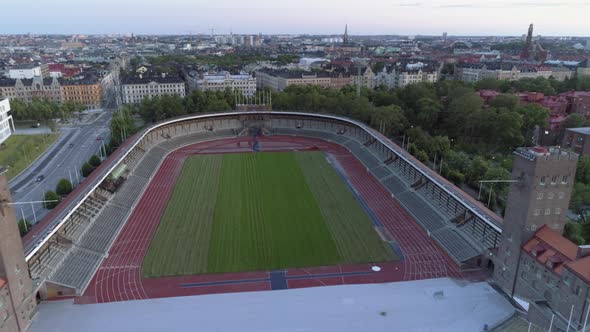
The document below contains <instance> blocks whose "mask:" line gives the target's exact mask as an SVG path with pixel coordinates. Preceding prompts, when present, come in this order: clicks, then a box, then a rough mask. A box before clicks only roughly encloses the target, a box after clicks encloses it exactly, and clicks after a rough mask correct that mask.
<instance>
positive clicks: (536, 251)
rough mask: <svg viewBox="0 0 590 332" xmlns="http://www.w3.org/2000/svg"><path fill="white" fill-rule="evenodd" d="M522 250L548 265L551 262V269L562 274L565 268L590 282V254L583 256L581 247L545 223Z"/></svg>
mask: <svg viewBox="0 0 590 332" xmlns="http://www.w3.org/2000/svg"><path fill="white" fill-rule="evenodd" d="M522 250H524V251H525V252H526V253H528V254H530V255H531V256H533V257H535V259H536V260H537V261H538V262H539V263H541V264H543V265H546V263H547V262H551V263H552V264H551V269H552V270H553V272H555V273H556V274H561V273H562V272H563V270H564V269H565V268H567V269H568V270H570V271H572V272H573V273H574V274H576V275H578V276H579V277H580V278H582V279H583V280H585V281H586V282H590V256H585V257H581V255H580V252H581V251H580V248H579V247H578V246H577V245H576V244H575V243H573V242H571V241H570V240H568V239H566V238H565V237H563V236H562V235H561V234H559V232H557V231H556V230H554V229H552V228H551V227H549V226H547V225H543V226H542V227H541V228H539V230H538V231H537V232H536V233H535V235H534V236H533V237H532V238H531V239H530V240H529V241H528V242H526V243H525V244H524V245H523V246H522Z"/></svg>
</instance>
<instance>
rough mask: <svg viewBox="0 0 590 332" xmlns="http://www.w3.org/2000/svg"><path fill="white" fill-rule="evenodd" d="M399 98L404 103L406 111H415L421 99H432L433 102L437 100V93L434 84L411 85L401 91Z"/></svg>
mask: <svg viewBox="0 0 590 332" xmlns="http://www.w3.org/2000/svg"><path fill="white" fill-rule="evenodd" d="M398 96H399V98H400V99H401V101H402V102H403V104H404V106H405V109H406V110H408V109H412V110H415V109H416V105H417V103H418V100H420V98H430V99H432V100H436V91H435V90H434V86H433V85H432V84H428V83H418V84H410V85H406V86H405V87H404V88H402V89H401V90H399V91H398Z"/></svg>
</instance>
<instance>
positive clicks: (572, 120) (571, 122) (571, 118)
mask: <svg viewBox="0 0 590 332" xmlns="http://www.w3.org/2000/svg"><path fill="white" fill-rule="evenodd" d="M584 126H586V118H585V117H584V116H583V115H582V114H578V113H574V114H570V115H568V116H567V118H566V119H565V121H563V127H564V128H579V127H584Z"/></svg>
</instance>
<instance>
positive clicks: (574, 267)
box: [565, 256, 590, 282]
mask: <svg viewBox="0 0 590 332" xmlns="http://www.w3.org/2000/svg"><path fill="white" fill-rule="evenodd" d="M565 267H566V268H567V269H569V270H570V271H572V272H573V273H574V274H576V275H577V276H578V277H580V278H582V279H584V281H586V282H590V256H586V257H583V258H580V259H577V260H575V261H572V262H567V263H565Z"/></svg>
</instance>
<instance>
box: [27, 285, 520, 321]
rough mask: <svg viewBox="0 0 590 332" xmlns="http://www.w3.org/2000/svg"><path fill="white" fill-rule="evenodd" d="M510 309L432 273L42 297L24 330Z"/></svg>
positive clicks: (457, 315) (461, 314)
mask: <svg viewBox="0 0 590 332" xmlns="http://www.w3.org/2000/svg"><path fill="white" fill-rule="evenodd" d="M513 314H514V307H513V306H512V305H511V304H510V303H509V302H508V301H507V300H506V299H505V298H504V296H502V295H500V294H499V293H498V292H496V291H495V290H494V289H493V288H492V287H490V286H489V285H488V284H487V283H485V282H479V283H467V284H463V283H458V282H456V281H454V280H451V279H449V278H439V279H427V280H419V281H407V282H395V283H383V284H364V285H342V286H328V287H312V288H300V289H289V290H281V291H260V292H255V293H252V292H245V293H227V294H212V295H197V296H184V297H172V298H160V299H150V300H140V301H123V302H112V303H102V304H85V305H74V304H72V301H71V300H69V301H48V302H44V303H41V304H40V305H39V307H38V314H37V317H36V318H35V320H34V322H33V324H32V326H31V328H30V331H31V332H37V331H43V332H51V331H59V332H68V331H87V332H91V331H160V330H169V331H180V330H182V331H184V330H195V329H199V330H206V331H212V330H215V331H219V332H224V331H232V332H233V331H308V332H316V331H317V332H320V331H339V332H348V331H350V332H353V331H355V332H356V331H377V332H379V331H383V332H385V331H392V330H396V331H439V332H440V331H442V332H446V331H448V332H451V331H453V332H454V331H481V329H482V327H483V326H484V324H487V325H488V326H496V325H498V324H500V323H501V322H503V321H504V320H506V319H508V318H510V317H512V315H513ZM261 317H263V319H261ZM303 317H304V319H302V318H303Z"/></svg>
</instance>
